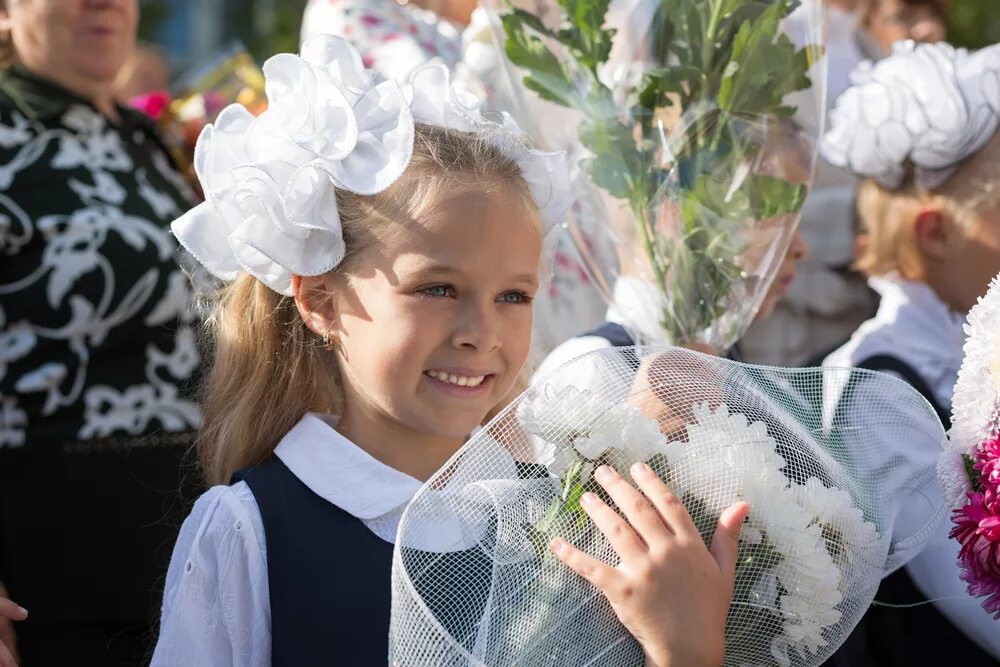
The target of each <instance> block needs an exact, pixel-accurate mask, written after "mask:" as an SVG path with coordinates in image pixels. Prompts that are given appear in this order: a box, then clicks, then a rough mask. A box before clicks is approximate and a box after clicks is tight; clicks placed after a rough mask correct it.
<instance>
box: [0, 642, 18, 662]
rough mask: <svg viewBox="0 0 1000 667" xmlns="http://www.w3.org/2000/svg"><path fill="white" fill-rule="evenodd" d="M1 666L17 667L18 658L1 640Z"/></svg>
mask: <svg viewBox="0 0 1000 667" xmlns="http://www.w3.org/2000/svg"><path fill="white" fill-rule="evenodd" d="M0 667H17V660H14V656H13V655H12V654H11V652H10V650H9V649H8V648H7V647H6V646H4V644H3V642H0Z"/></svg>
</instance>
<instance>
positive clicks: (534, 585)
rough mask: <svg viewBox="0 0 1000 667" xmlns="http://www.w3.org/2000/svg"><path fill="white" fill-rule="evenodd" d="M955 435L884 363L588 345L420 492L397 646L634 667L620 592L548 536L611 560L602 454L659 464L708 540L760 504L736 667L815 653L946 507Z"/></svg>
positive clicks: (462, 656) (443, 660)
mask: <svg viewBox="0 0 1000 667" xmlns="http://www.w3.org/2000/svg"><path fill="white" fill-rule="evenodd" d="M943 438H944V430H943V428H942V426H941V423H940V421H939V420H938V418H937V417H936V415H935V414H934V412H933V410H932V409H931V408H930V406H929V405H928V404H927V403H926V401H924V399H923V398H922V397H921V396H920V395H919V394H917V392H915V391H914V390H913V389H912V388H910V387H909V386H908V385H906V384H905V383H903V382H901V381H899V380H897V379H895V378H893V377H891V376H888V375H884V374H879V373H872V372H869V371H863V370H848V369H844V370H838V369H820V368H810V369H795V370H790V369H778V368H767V367H755V366H748V365H744V364H739V363H736V362H732V361H727V360H723V359H719V358H716V357H709V356H705V355H702V354H699V353H696V352H692V351H689V350H685V349H680V348H645V349H641V348H619V349H612V350H601V351H598V352H595V353H591V354H588V355H584V356H582V357H580V358H578V359H576V360H574V361H572V362H570V363H569V364H567V365H565V366H563V367H561V368H559V369H558V370H557V371H555V372H554V373H553V374H552V375H550V376H549V377H547V378H546V379H544V380H543V381H541V382H540V383H539V384H538V385H536V386H534V387H532V388H531V389H529V390H528V391H527V392H526V393H524V394H523V395H521V396H520V397H518V398H517V399H516V400H515V401H514V402H513V403H512V404H511V405H510V406H509V407H507V408H506V409H505V410H504V411H502V412H501V413H500V414H499V415H498V416H497V417H496V418H495V419H494V420H492V421H491V422H490V423H489V424H488V425H487V426H485V427H484V428H483V429H482V430H480V431H478V432H477V433H476V434H474V435H473V436H472V437H471V438H470V440H469V441H468V443H467V444H466V445H465V446H464V447H463V448H462V449H461V450H460V451H459V452H458V453H457V454H456V455H455V456H454V457H453V458H452V459H451V460H450V461H449V462H448V463H447V464H446V465H445V466H444V467H443V468H442V469H441V471H439V472H438V473H437V474H435V476H434V477H432V478H431V479H430V480H429V481H428V482H427V483H426V484H425V485H424V487H423V488H422V489H421V490H420V491H419V492H418V493H417V495H416V496H415V498H414V499H413V501H412V503H411V504H410V506H409V507H408V509H407V510H406V513H405V515H404V516H403V519H402V522H401V524H400V527H399V533H398V538H397V544H396V551H395V554H394V558H393V566H392V595H393V602H392V628H391V632H390V659H391V661H392V663H393V664H398V665H402V666H406V667H410V666H423V665H428V666H429V665H435V666H437V665H489V666H491V667H493V666H500V665H583V664H589V665H606V666H613V667H625V666H633V665H636V666H638V665H641V664H642V660H643V658H642V652H641V650H640V649H639V647H638V644H637V643H636V642H635V640H634V639H633V638H632V637H631V635H629V633H628V632H627V631H626V630H625V628H624V627H623V626H622V625H621V624H620V623H619V622H618V620H617V618H616V617H615V615H614V613H613V611H612V609H611V606H610V604H609V603H608V602H607V601H606V599H605V598H604V597H603V596H602V595H601V593H600V592H599V591H598V590H597V589H596V588H594V587H593V586H591V585H590V584H589V583H587V582H586V581H585V580H583V579H581V578H580V577H579V576H578V575H577V574H575V573H574V572H573V571H571V570H570V569H569V568H568V567H566V566H565V565H564V564H562V563H561V562H560V561H559V560H557V559H556V558H555V557H554V556H553V555H552V554H551V553H550V552H549V550H548V544H549V543H550V541H551V540H552V539H553V538H554V537H556V536H559V537H562V538H564V539H566V540H568V541H570V542H571V543H573V544H574V545H575V546H577V547H578V548H580V549H582V550H584V551H585V552H587V553H589V554H590V555H592V556H595V557H597V558H600V559H602V560H603V561H604V562H607V563H609V564H611V565H614V564H616V563H617V562H618V561H617V556H616V554H615V552H614V551H613V549H612V548H611V547H610V546H609V544H608V542H607V540H606V539H605V538H604V536H603V535H602V534H601V533H600V531H598V530H597V529H596V528H595V527H594V526H593V524H592V522H591V521H590V520H589V518H588V517H587V516H586V515H585V514H584V513H583V510H582V508H581V507H580V504H579V499H580V497H581V495H582V494H583V493H584V492H586V491H591V492H594V493H596V494H598V495H599V496H601V497H602V498H603V499H604V500H605V501H606V502H610V500H609V498H608V496H607V495H606V493H605V492H604V491H603V489H602V488H601V487H600V486H599V485H598V484H597V483H596V482H595V481H594V480H593V479H592V473H593V471H594V469H595V466H598V465H601V464H608V465H611V466H613V467H614V468H615V469H616V470H618V471H619V472H621V473H622V474H623V475H626V476H627V471H628V470H629V467H630V466H631V464H632V463H634V462H636V461H646V462H648V463H649V464H650V465H651V466H652V467H653V469H654V470H656V471H658V473H659V474H660V475H661V476H662V477H663V479H664V480H665V481H666V482H667V483H668V484H669V485H670V486H671V487H672V489H673V490H674V492H675V493H677V495H678V497H679V498H680V499H681V501H682V502H683V503H684V505H685V507H686V508H687V509H688V511H689V513H690V514H691V515H692V518H693V519H694V521H695V524H696V525H697V526H698V528H699V530H700V531H701V533H702V536H703V537H704V538H705V539H706V541H708V540H710V539H711V536H712V532H713V531H714V528H715V526H716V524H717V521H718V518H719V515H720V513H721V512H722V510H723V509H724V508H726V507H728V506H729V505H731V504H732V503H734V502H736V501H737V500H740V499H743V500H746V501H748V503H749V505H750V514H749V517H748V519H747V520H746V522H745V524H744V526H743V528H742V532H741V535H740V546H739V560H738V563H739V565H738V567H737V574H736V585H735V591H734V594H733V599H732V605H731V608H730V612H729V617H728V620H727V626H726V663H725V664H726V665H727V666H732V667H740V666H744V665H774V666H791V665H796V666H800V667H802V666H807V665H808V666H814V665H819V664H821V663H822V662H823V661H824V660H825V659H826V658H827V657H829V656H830V655H831V654H832V653H833V652H834V651H835V650H836V648H837V647H838V646H839V644H840V643H841V642H842V641H843V640H844V639H845V638H846V637H847V636H848V634H849V633H850V632H851V630H852V629H853V628H854V626H855V625H856V624H857V622H858V621H859V620H860V619H861V616H862V615H863V614H864V612H865V611H866V609H867V608H868V606H869V604H870V603H871V601H872V599H873V596H874V594H875V591H876V589H877V588H878V585H879V581H880V580H881V579H882V577H883V576H884V575H885V574H887V573H888V572H890V571H892V570H893V569H895V568H897V567H899V566H900V565H902V564H903V563H905V562H906V561H907V560H908V559H909V558H910V557H912V556H914V555H916V553H918V552H919V550H920V549H921V548H922V547H923V545H924V544H925V543H926V541H927V539H929V537H930V536H931V534H932V533H933V531H934V530H935V529H936V528H937V527H938V526H939V525H940V522H941V521H942V520H943V518H944V516H945V511H944V509H945V505H944V501H943V499H942V496H941V493H940V489H939V487H938V485H937V484H936V481H935V475H936V473H935V465H936V462H937V459H938V457H939V455H940V452H941V442H942V440H943ZM612 506H613V505H612Z"/></svg>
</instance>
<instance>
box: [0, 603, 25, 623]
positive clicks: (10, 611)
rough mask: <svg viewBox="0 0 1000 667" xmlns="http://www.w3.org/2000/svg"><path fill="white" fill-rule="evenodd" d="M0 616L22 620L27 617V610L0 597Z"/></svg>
mask: <svg viewBox="0 0 1000 667" xmlns="http://www.w3.org/2000/svg"><path fill="white" fill-rule="evenodd" d="M0 616H2V617H4V618H9V619H10V620H12V621H23V620H24V619H26V618H28V610H27V609H25V608H23V607H21V606H19V605H17V604H16V603H14V602H12V601H10V600H8V599H7V598H0Z"/></svg>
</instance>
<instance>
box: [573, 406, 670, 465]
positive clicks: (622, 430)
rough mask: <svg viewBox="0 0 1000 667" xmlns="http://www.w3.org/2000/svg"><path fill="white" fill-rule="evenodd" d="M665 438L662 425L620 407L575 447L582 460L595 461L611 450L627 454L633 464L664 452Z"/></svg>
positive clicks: (578, 440)
mask: <svg viewBox="0 0 1000 667" xmlns="http://www.w3.org/2000/svg"><path fill="white" fill-rule="evenodd" d="M665 443H666V438H665V437H664V436H663V434H662V433H660V425H659V423H658V422H657V421H656V420H655V419H650V418H649V417H647V416H646V415H645V414H643V413H642V411H641V410H640V409H638V408H636V407H633V406H631V405H627V404H624V403H623V404H619V405H617V406H615V407H614V408H613V409H612V410H610V411H609V412H608V413H607V414H606V415H605V416H604V418H602V419H601V420H599V421H598V422H597V423H596V424H594V425H593V426H592V427H591V430H590V433H589V435H587V436H584V437H581V438H577V439H576V440H575V441H574V442H573V446H574V447H576V450H577V451H578V452H580V455H581V456H584V457H586V458H588V459H591V460H593V459H596V458H597V457H598V456H600V455H601V454H603V453H604V452H606V451H607V450H609V449H617V450H620V451H622V452H624V453H625V455H626V457H627V458H628V459H629V460H630V461H631V462H633V463H634V462H635V461H648V460H649V458H650V457H651V456H653V454H655V453H656V452H658V451H662V449H663V446H664V445H665Z"/></svg>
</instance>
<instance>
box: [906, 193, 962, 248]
mask: <svg viewBox="0 0 1000 667" xmlns="http://www.w3.org/2000/svg"><path fill="white" fill-rule="evenodd" d="M958 233H959V230H958V225H957V222H956V221H955V219H954V218H953V217H952V216H951V215H950V214H949V213H947V212H946V211H945V210H944V209H942V208H941V207H940V206H938V205H936V204H929V205H926V206H923V207H921V208H920V211H919V212H918V213H917V219H916V221H915V222H914V238H915V239H916V241H917V247H918V248H919V249H920V252H921V254H923V255H924V256H925V257H927V258H928V259H935V260H947V259H948V258H949V257H950V256H951V253H952V251H953V250H954V248H955V240H956V237H957V235H958Z"/></svg>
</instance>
